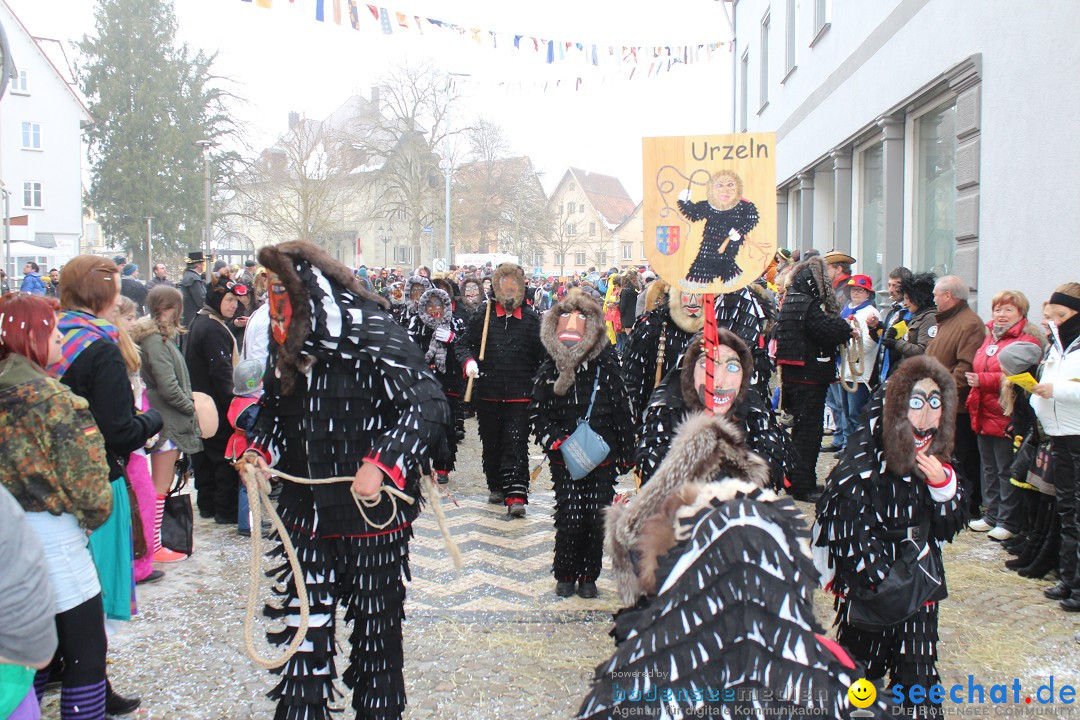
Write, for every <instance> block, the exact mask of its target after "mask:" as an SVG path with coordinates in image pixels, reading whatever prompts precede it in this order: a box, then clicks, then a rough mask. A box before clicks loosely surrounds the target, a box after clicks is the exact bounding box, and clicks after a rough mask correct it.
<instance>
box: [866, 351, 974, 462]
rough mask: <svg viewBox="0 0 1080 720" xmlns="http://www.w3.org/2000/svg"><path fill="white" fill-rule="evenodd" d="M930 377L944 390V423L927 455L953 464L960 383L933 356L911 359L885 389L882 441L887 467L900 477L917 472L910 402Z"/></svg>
mask: <svg viewBox="0 0 1080 720" xmlns="http://www.w3.org/2000/svg"><path fill="white" fill-rule="evenodd" d="M923 378H930V379H932V380H933V381H934V382H936V383H937V384H938V387H940V388H941V423H940V424H939V425H938V430H937V433H935V435H934V439H933V441H932V442H931V443H930V447H929V448H927V451H926V452H927V454H928V455H933V456H935V457H936V458H937V459H938V460H940V461H941V462H943V463H947V462H950V458H951V457H952V451H953V439H954V437H955V434H956V403H957V392H956V382H955V381H954V380H953V377H952V375H951V374H950V373H949V371H948V370H946V369H945V366H944V365H942V364H941V363H940V362H938V361H937V360H935V359H934V358H932V357H930V356H929V355H916V356H914V357H909V358H907V359H906V360H904V362H902V363H901V364H900V366H899V367H898V368H897V369H896V372H894V373H893V374H892V375H890V376H889V382H888V383H887V384H886V388H885V407H884V409H883V410H882V418H881V431H880V432H881V440H882V443H883V445H884V450H885V465H886V467H887V468H888V469H889V471H890V472H893V473H895V474H897V475H910V474H911V472H912V471H913V470H914V469H915V445H914V436H913V435H912V427H911V421H910V420H908V400H909V398H910V397H911V389H912V388H913V387H915V383H917V382H919V381H920V380H922V379H923Z"/></svg>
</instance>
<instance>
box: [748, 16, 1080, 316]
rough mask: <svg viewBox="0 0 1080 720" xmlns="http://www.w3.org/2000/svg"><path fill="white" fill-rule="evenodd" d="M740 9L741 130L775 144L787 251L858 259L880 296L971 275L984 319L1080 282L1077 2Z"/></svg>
mask: <svg viewBox="0 0 1080 720" xmlns="http://www.w3.org/2000/svg"><path fill="white" fill-rule="evenodd" d="M733 6H734V14H735V23H734V24H735V31H736V38H737V40H736V49H735V53H734V62H735V68H734V70H735V76H736V77H735V102H734V115H735V117H734V118H733V120H734V125H735V129H736V131H751V132H753V131H775V132H776V134H777V152H776V157H777V183H778V184H777V198H776V201H777V206H778V210H779V213H778V220H779V222H778V224H779V229H778V234H779V237H778V243H779V245H780V246H781V247H785V246H786V247H790V248H801V249H808V248H811V247H813V248H818V249H820V250H823V251H824V250H827V249H829V248H833V247H835V248H837V249H842V250H847V251H850V252H851V254H852V255H854V256H855V257H856V259H857V260H858V263H857V265H856V266H855V272H858V273H863V274H867V275H870V276H871V277H872V278H873V279H874V286H875V288H877V287H880V286H882V285H884V278H885V277H886V276H887V275H888V272H889V271H890V270H891V269H892V268H893V267H896V266H897V265H906V266H908V267H910V268H912V269H914V270H917V271H920V270H933V271H934V272H936V273H937V274H939V275H943V274H956V275H959V276H960V277H962V278H964V279H965V280H966V281H967V282H968V283H969V285H970V286H971V288H972V289H973V291H976V292H978V295H977V298H978V304H977V309H978V310H979V312H980V314H981V315H982V316H983V317H988V316H989V312H990V298H991V297H992V296H993V294H994V292H996V291H998V290H1002V289H1006V288H1011V289H1018V290H1022V291H1023V292H1024V293H1025V294H1026V295H1027V296H1028V299H1029V300H1030V301H1031V304H1032V317H1037V316H1038V314H1039V313H1038V308H1039V306H1040V304H1041V303H1042V301H1043V300H1045V299H1046V298H1047V297H1048V296H1049V293H1050V292H1051V290H1052V289H1053V287H1054V286H1056V285H1058V284H1060V283H1062V282H1065V281H1067V280H1080V240H1078V229H1080V193H1078V192H1077V191H1076V190H1075V187H1076V183H1075V180H1074V179H1075V177H1076V175H1077V172H1078V169H1080V121H1078V118H1080V92H1077V90H1076V88H1077V74H1078V73H1080V43H1078V42H1077V40H1076V33H1077V30H1078V29H1080V2H1077V1H1076V0H1036V1H1034V2H1015V0H734V3H733ZM785 218H786V222H785V221H784V219H785Z"/></svg>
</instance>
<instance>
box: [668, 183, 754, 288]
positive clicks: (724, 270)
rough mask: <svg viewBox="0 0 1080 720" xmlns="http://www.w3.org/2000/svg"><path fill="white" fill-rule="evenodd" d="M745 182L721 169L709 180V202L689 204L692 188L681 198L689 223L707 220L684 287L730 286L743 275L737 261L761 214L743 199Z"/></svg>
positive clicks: (682, 194)
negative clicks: (715, 283) (748, 235)
mask: <svg viewBox="0 0 1080 720" xmlns="http://www.w3.org/2000/svg"><path fill="white" fill-rule="evenodd" d="M742 193H743V181H742V179H741V178H740V177H739V176H738V175H737V174H736V173H734V172H733V171H731V170H719V171H717V172H715V173H713V174H712V176H711V177H710V178H709V193H708V199H706V200H699V201H698V202H690V190H689V188H688V189H686V190H683V191H682V193H680V195H679V202H678V206H679V212H680V213H682V215H683V217H685V218H686V219H687V220H689V221H690V222H700V221H702V220H704V221H705V230H704V234H703V237H702V239H701V248H699V249H698V254H697V257H696V258H694V262H693V264H692V265H691V266H690V272H688V273H687V275H686V279H685V280H683V282H682V285H683V287H684V288H686V289H687V290H703V289H704V288H705V287H707V286H708V285H710V284H712V283H714V282H716V281H717V280H719V281H720V282H722V283H725V284H727V283H730V282H732V281H733V280H735V279H736V278H737V277H739V276H740V275H742V272H743V269H742V268H741V267H739V264H738V263H737V262H736V256H737V255H738V254H739V249H740V248H741V247H742V246H743V244H744V243H745V242H747V238H746V234H747V233H749V232H750V231H751V230H753V229H754V227H756V226H757V224H758V211H757V208H756V207H755V206H754V204H753V203H752V202H750V201H749V200H746V199H744V198H743V196H742Z"/></svg>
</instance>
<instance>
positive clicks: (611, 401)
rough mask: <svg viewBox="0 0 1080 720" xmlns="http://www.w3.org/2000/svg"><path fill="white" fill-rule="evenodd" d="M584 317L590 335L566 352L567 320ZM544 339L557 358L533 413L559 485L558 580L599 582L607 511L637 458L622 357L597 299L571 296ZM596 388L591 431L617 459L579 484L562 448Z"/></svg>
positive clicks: (543, 369) (540, 376) (541, 373)
mask: <svg viewBox="0 0 1080 720" xmlns="http://www.w3.org/2000/svg"><path fill="white" fill-rule="evenodd" d="M579 310H580V311H581V312H585V313H586V314H587V316H588V320H587V321H586V323H587V327H586V331H585V336H584V337H583V339H582V340H581V341H580V342H579V343H578V344H577V345H575V346H573V347H572V348H566V347H565V346H563V345H562V344H561V343H559V340H558V338H557V337H556V335H557V332H556V331H555V328H556V326H557V325H558V321H559V316H560V315H561V314H562V313H564V312H571V311H575V312H576V311H579ZM542 337H543V339H544V345H545V346H546V347H547V349H548V352H549V353H550V354H551V356H552V357H551V358H549V359H548V360H545V361H544V364H543V365H541V366H540V369H539V370H538V371H537V373H536V382H535V385H534V387H533V392H532V403H531V404H530V405H529V413H530V424H531V425H532V430H533V433H534V435H535V437H536V442H537V443H538V444H539V445H540V447H541V448H543V450H544V452H545V453H547V456H548V461H549V465H550V467H551V479H552V482H553V483H554V485H555V561H554V563H553V566H552V573H553V574H554V575H555V579H556V580H558V581H560V582H562V581H571V580H578V581H590V582H593V581H595V580H596V578H597V577H599V575H600V567H601V564H602V561H603V557H604V510H606V509H607V508H608V507H610V506H611V501H612V500H613V499H614V497H615V482H616V479H617V477H618V475H620V474H622V473H624V472H626V468H627V466H628V465H629V463H630V458H631V456H632V454H633V448H634V425H633V422H631V410H630V398H629V397H628V396H627V394H626V388H625V386H624V384H623V379H622V374H621V372H620V370H619V361H618V358H616V356H615V351H614V348H613V347H612V346H611V343H609V342H608V340H607V337H606V334H605V331H604V314H603V311H602V310H601V309H600V306H599V305H598V304H597V303H596V302H595V301H594V300H592V299H591V298H588V297H587V296H585V295H582V294H581V293H577V292H571V293H570V294H569V295H568V296H567V298H566V300H564V301H563V302H561V303H559V304H558V305H556V306H555V307H553V308H552V309H551V310H549V311H548V312H547V314H545V315H544V320H543V327H542ZM560 377H561V378H563V380H562V382H561V383H560V382H559V380H560ZM598 377H599V381H597V378H598ZM571 378H572V382H571ZM594 384H597V385H596V387H597V392H596V401H595V404H594V405H593V409H592V415H591V417H590V419H589V427H591V428H592V429H593V430H594V431H596V432H597V433H598V434H600V435H601V436H602V437H603V438H604V440H605V441H606V442H607V444H608V446H609V447H610V448H611V453H610V454H609V455H608V457H607V459H606V460H605V461H604V462H602V463H601V464H600V465H599V466H598V467H597V468H596V469H594V470H593V471H592V472H591V473H589V474H588V475H586V476H585V477H583V478H581V479H579V480H573V479H572V478H571V477H570V473H569V472H568V471H567V469H566V464H565V463H564V462H563V458H562V453H561V452H560V451H559V450H558V445H559V444H561V442H562V441H563V440H565V439H566V438H567V437H568V436H570V435H571V434H572V433H573V432H574V431H575V430H576V429H577V423H578V421H579V420H581V419H583V418H584V417H585V414H586V413H587V412H588V410H589V401H590V399H591V398H592V393H593V385H594Z"/></svg>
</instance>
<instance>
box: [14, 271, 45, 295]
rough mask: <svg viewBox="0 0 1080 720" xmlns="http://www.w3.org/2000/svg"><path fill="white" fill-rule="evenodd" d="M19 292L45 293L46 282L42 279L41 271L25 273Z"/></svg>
mask: <svg viewBox="0 0 1080 720" xmlns="http://www.w3.org/2000/svg"><path fill="white" fill-rule="evenodd" d="M19 292H24V293H30V294H31V295H44V294H45V282H44V281H43V280H42V279H41V273H38V272H33V271H31V272H28V273H26V274H25V275H23V279H22V285H20V286H19Z"/></svg>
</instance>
